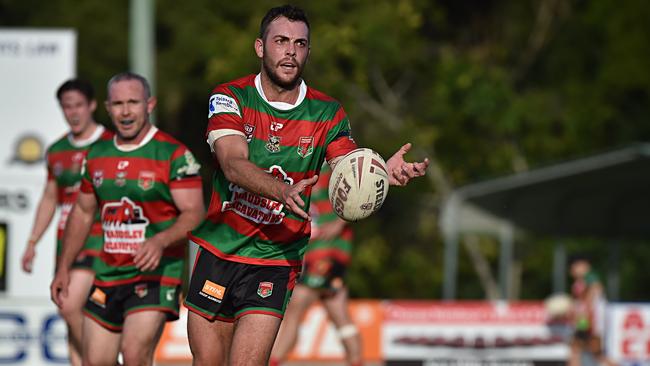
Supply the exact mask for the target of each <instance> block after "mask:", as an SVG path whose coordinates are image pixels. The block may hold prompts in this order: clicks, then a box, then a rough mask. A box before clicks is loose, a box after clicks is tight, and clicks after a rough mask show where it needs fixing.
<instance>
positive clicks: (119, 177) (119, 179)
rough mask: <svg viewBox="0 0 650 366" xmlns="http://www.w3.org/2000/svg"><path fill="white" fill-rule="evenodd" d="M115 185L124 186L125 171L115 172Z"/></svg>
mask: <svg viewBox="0 0 650 366" xmlns="http://www.w3.org/2000/svg"><path fill="white" fill-rule="evenodd" d="M115 185H116V186H118V187H124V186H125V185H126V172H117V174H115Z"/></svg>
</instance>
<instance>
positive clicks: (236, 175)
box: [213, 135, 318, 220]
mask: <svg viewBox="0 0 650 366" xmlns="http://www.w3.org/2000/svg"><path fill="white" fill-rule="evenodd" d="M213 149H214V152H215V155H216V157H217V160H218V161H219V165H220V167H221V169H222V170H223V172H224V174H225V176H226V179H228V181H230V182H231V183H234V184H237V185H238V186H240V187H242V188H244V189H246V190H247V191H249V192H253V193H256V194H259V195H262V196H264V197H267V198H270V199H273V200H275V201H279V202H282V203H283V204H284V205H285V206H286V207H287V208H288V209H289V210H291V211H293V212H294V213H295V214H296V215H298V216H300V217H302V218H304V219H306V220H310V219H311V218H310V217H309V215H308V214H307V213H306V212H305V211H304V210H303V208H302V207H303V206H304V205H305V202H304V201H303V200H302V198H301V197H300V193H301V192H302V191H303V190H304V189H305V188H306V187H308V186H311V185H313V184H315V183H316V181H317V180H318V176H316V175H315V176H313V177H311V178H309V179H303V180H301V181H299V182H297V183H295V184H294V185H291V186H290V185H288V184H285V183H283V182H280V181H278V180H276V179H275V178H274V177H273V176H271V175H270V174H267V173H265V172H264V171H263V170H262V169H260V168H259V167H257V166H256V165H255V164H253V163H252V162H251V161H250V160H248V144H247V143H246V140H245V139H244V137H243V136H239V135H229V136H224V137H221V138H219V139H217V140H216V141H215V142H214V145H213Z"/></svg>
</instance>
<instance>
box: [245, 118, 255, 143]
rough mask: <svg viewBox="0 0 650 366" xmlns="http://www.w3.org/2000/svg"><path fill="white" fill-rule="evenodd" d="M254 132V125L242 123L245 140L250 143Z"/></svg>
mask: <svg viewBox="0 0 650 366" xmlns="http://www.w3.org/2000/svg"><path fill="white" fill-rule="evenodd" d="M254 132H255V126H253V125H251V124H248V123H244V134H246V142H248V143H249V144H250V142H251V140H252V139H253V133H254Z"/></svg>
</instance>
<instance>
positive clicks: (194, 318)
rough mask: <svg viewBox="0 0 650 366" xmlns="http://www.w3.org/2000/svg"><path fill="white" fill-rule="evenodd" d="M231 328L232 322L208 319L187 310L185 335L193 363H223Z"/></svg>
mask: <svg viewBox="0 0 650 366" xmlns="http://www.w3.org/2000/svg"><path fill="white" fill-rule="evenodd" d="M233 330H234V324H233V323H228V322H224V321H219V320H216V321H210V320H208V319H206V318H204V317H203V316H201V315H198V314H197V313H195V312H193V311H190V312H188V315H187V335H188V338H189V343H190V350H191V351H192V356H193V360H194V362H193V365H195V366H197V365H201V366H203V365H206V366H207V365H225V364H226V363H227V362H226V361H227V355H228V352H229V351H230V345H231V342H232V336H233Z"/></svg>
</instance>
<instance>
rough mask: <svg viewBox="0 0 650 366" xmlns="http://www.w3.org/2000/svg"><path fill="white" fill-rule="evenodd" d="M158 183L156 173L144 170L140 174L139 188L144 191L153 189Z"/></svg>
mask: <svg viewBox="0 0 650 366" xmlns="http://www.w3.org/2000/svg"><path fill="white" fill-rule="evenodd" d="M155 183H156V173H155V172H152V171H149V170H143V171H141V172H140V173H138V187H140V188H142V190H144V191H148V190H150V189H151V188H153V186H154V184H155Z"/></svg>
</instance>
